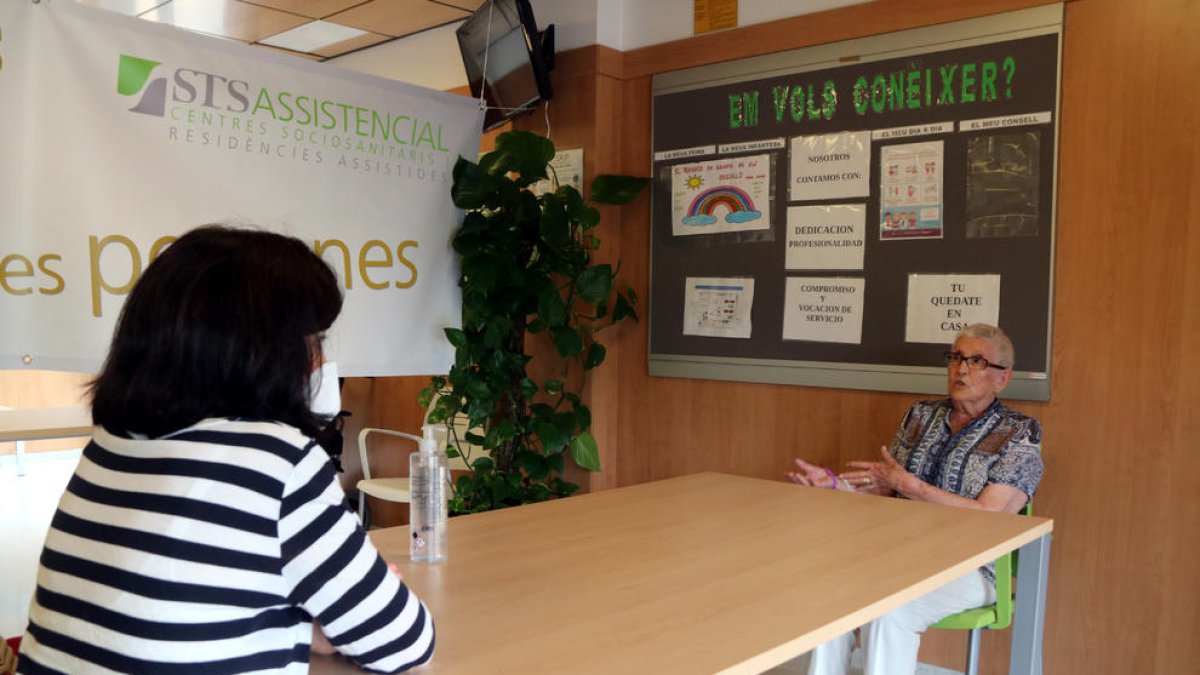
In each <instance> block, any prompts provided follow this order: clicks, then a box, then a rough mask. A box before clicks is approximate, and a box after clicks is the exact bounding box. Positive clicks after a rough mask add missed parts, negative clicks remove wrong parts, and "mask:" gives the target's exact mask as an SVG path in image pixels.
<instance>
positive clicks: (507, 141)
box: [490, 131, 554, 185]
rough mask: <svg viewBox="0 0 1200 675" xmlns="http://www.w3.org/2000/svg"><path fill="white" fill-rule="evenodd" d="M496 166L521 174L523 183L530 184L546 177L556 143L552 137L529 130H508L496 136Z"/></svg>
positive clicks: (495, 168) (496, 167)
mask: <svg viewBox="0 0 1200 675" xmlns="http://www.w3.org/2000/svg"><path fill="white" fill-rule="evenodd" d="M490 154H494V155H496V160H495V161H496V166H495V167H494V168H493V171H495V170H497V169H500V168H503V169H504V170H505V171H506V172H507V171H516V172H517V173H519V174H521V180H520V182H521V183H524V184H526V185H527V184H529V183H532V182H534V181H536V180H539V179H542V178H546V177H547V173H546V166H547V165H548V164H549V163H550V160H552V159H554V144H553V143H551V142H550V139H548V138H546V137H544V136H539V135H537V134H535V133H532V132H529V131H507V132H505V133H502V134H500V135H499V136H497V137H496V149H495V151H494V152H493V153H490Z"/></svg>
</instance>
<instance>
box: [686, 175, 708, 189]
mask: <svg viewBox="0 0 1200 675" xmlns="http://www.w3.org/2000/svg"><path fill="white" fill-rule="evenodd" d="M686 185H687V187H688V189H689V190H699V189H700V186H701V185H704V179H703V178H701V177H700V176H688V177H687V182H686Z"/></svg>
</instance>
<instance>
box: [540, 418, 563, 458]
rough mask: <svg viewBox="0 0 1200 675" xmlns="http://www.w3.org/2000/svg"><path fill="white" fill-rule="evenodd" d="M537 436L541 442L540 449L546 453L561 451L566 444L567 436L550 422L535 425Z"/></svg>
mask: <svg viewBox="0 0 1200 675" xmlns="http://www.w3.org/2000/svg"><path fill="white" fill-rule="evenodd" d="M537 435H538V438H539V439H541V441H542V448H544V449H545V450H546V451H547V452H552V451H554V450H558V449H561V448H562V447H563V446H564V445H566V443H567V435H566V434H564V433H563V432H562V430H561V429H559V428H558V425H557V424H554V423H552V422H543V423H542V424H539V425H537Z"/></svg>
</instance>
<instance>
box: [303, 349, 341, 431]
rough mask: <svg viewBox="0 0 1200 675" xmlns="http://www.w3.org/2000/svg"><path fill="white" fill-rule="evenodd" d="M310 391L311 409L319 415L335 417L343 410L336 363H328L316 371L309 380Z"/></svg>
mask: <svg viewBox="0 0 1200 675" xmlns="http://www.w3.org/2000/svg"><path fill="white" fill-rule="evenodd" d="M308 391H309V393H310V395H311V396H312V401H311V403H310V404H309V407H310V408H312V411H313V412H314V413H316V414H318V415H322V416H324V417H333V416H334V415H336V414H338V413H339V412H341V410H342V392H341V389H340V388H339V387H338V369H337V362H336V361H326V362H325V363H323V364H321V367H320V368H318V369H316V370H314V371H313V372H312V375H310V376H309V380H308Z"/></svg>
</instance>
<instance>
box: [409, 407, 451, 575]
mask: <svg viewBox="0 0 1200 675" xmlns="http://www.w3.org/2000/svg"><path fill="white" fill-rule="evenodd" d="M421 430H422V432H423V433H422V438H421V443H420V450H419V451H418V452H414V453H412V454H411V455H409V457H408V480H409V488H410V490H411V492H412V503H410V504H409V525H408V529H409V534H410V537H409V554H410V556H411V558H412V561H413V562H439V561H442V560H445V559H446V543H447V542H446V520H447V517H448V515H449V514H448V513H447V507H448V497H449V494H448V489H449V486H450V469H449V467H448V466H447V465H446V453H444V452H442V451H441V449H440V448H439V447H438V442H437V437H436V435H435V433H434V432H435V427H434V425H432V424H426V425H425V426H424V427H422V429H421Z"/></svg>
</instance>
